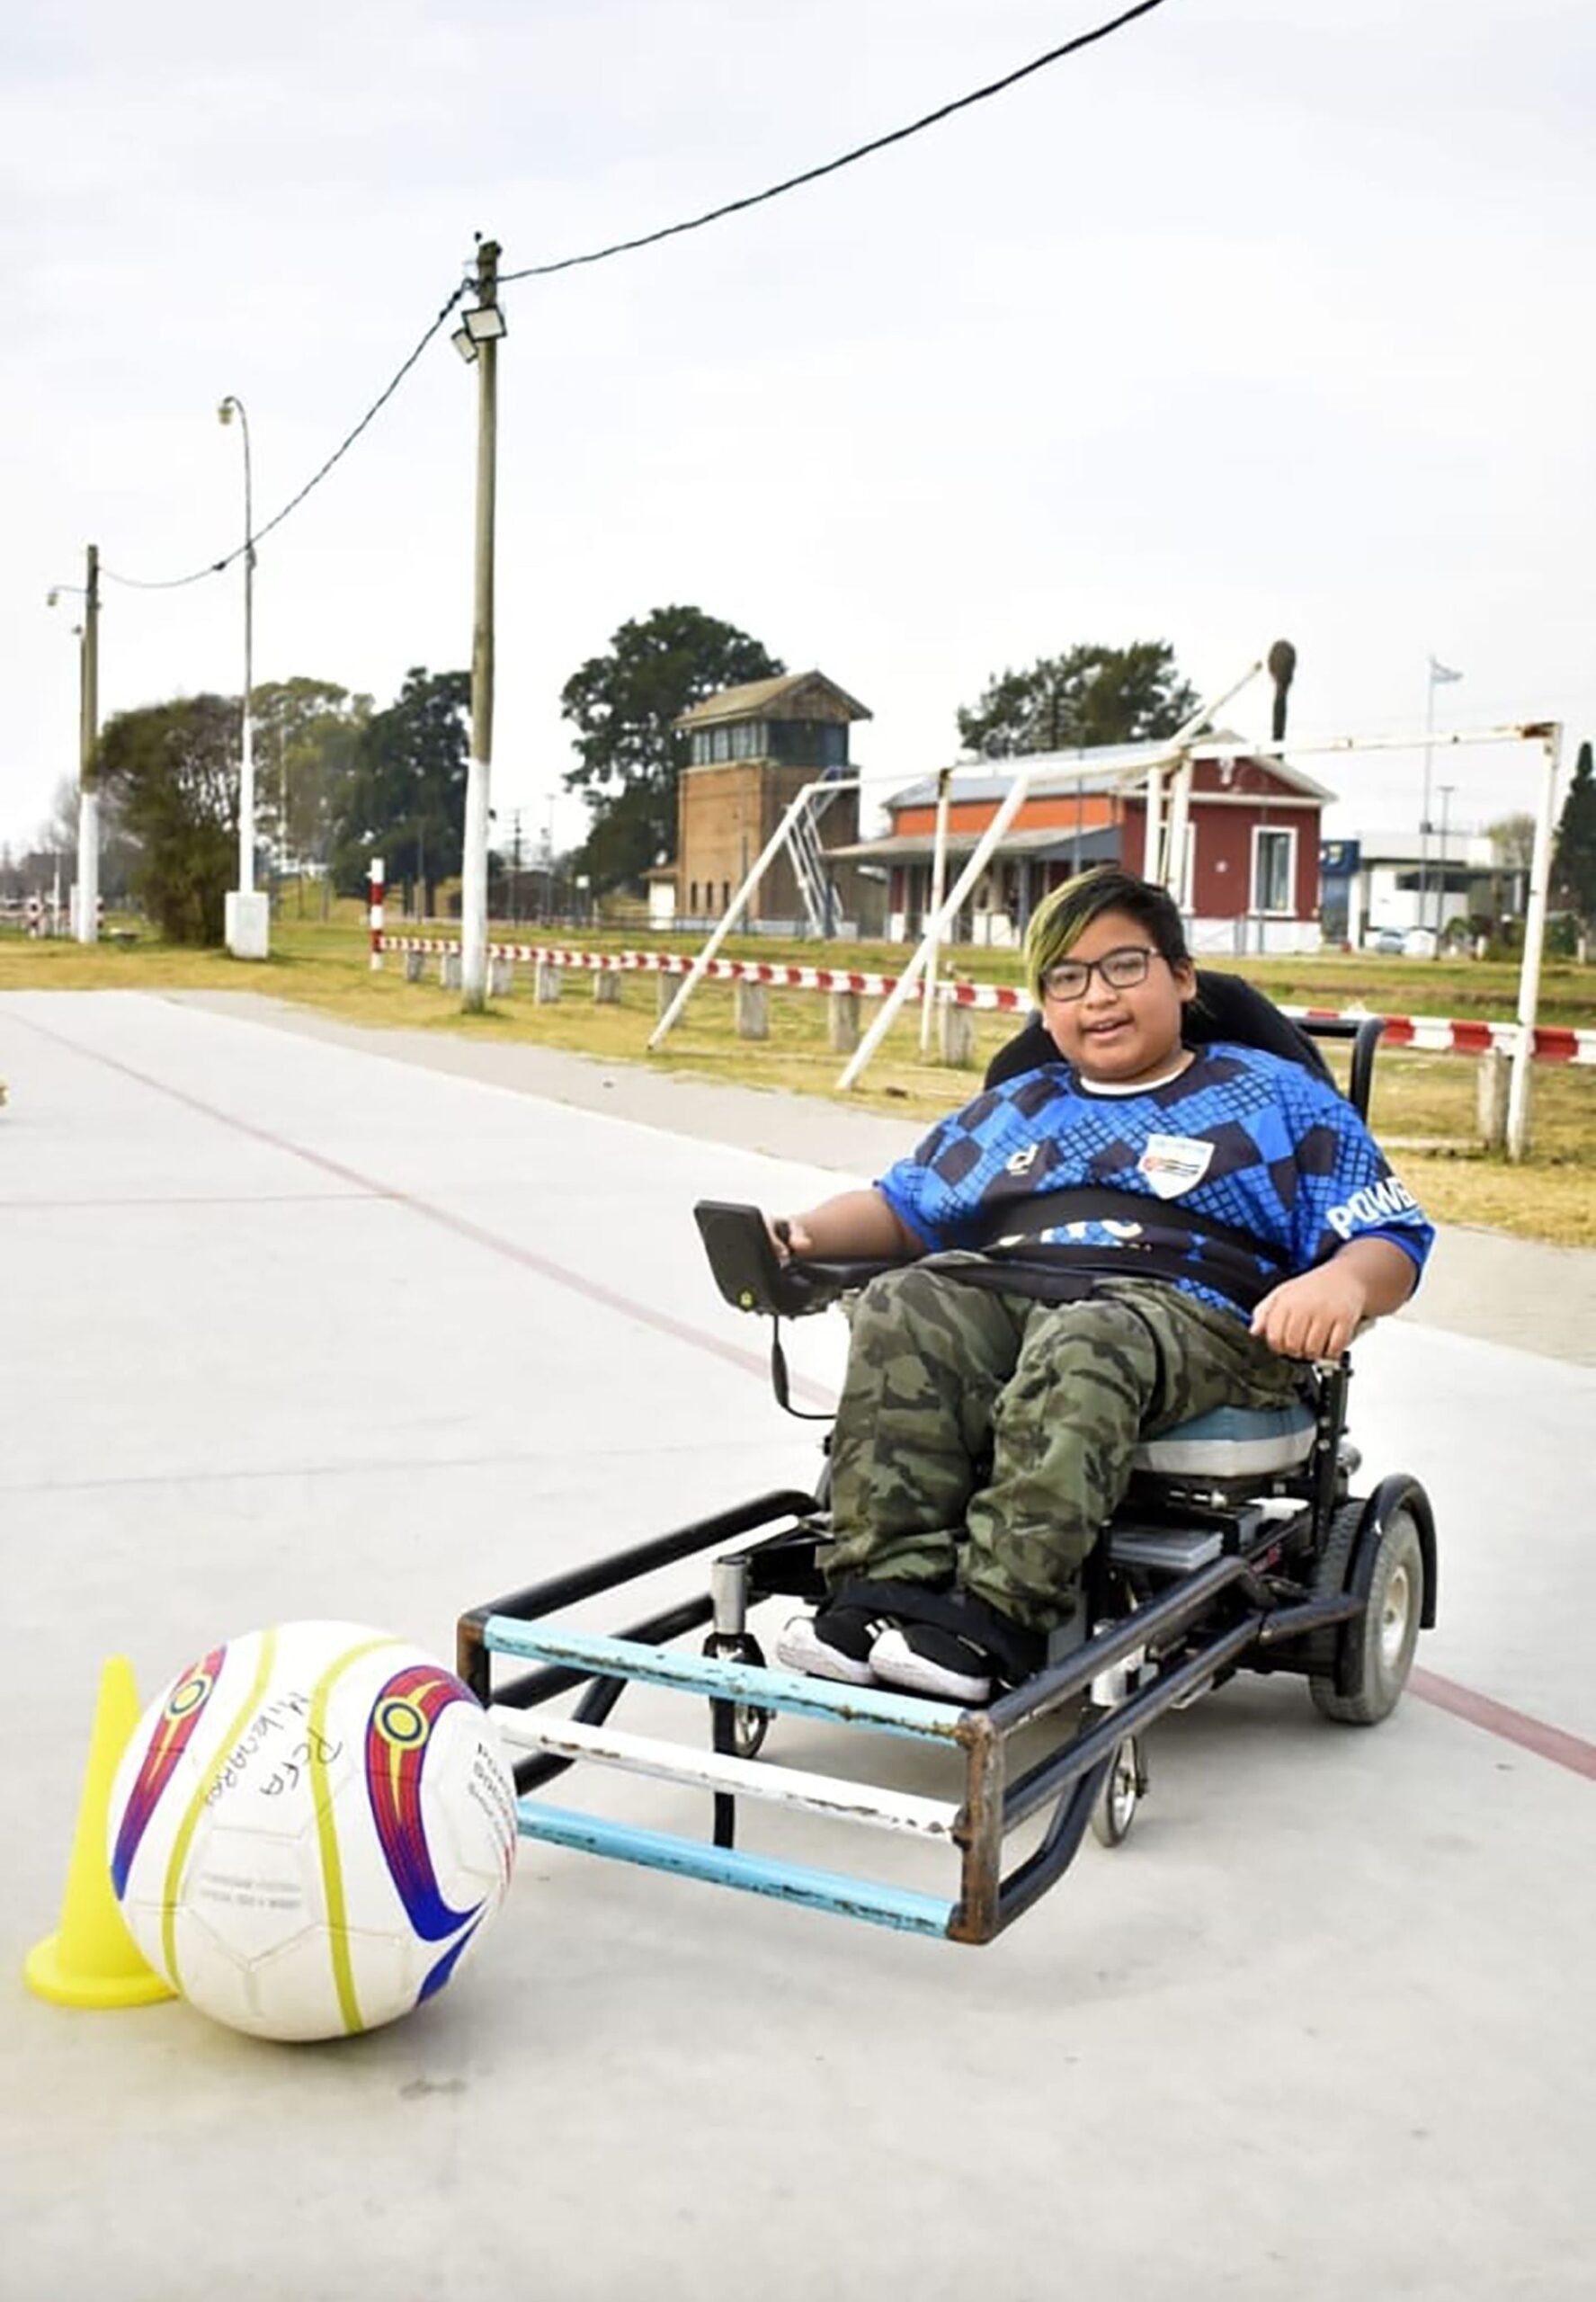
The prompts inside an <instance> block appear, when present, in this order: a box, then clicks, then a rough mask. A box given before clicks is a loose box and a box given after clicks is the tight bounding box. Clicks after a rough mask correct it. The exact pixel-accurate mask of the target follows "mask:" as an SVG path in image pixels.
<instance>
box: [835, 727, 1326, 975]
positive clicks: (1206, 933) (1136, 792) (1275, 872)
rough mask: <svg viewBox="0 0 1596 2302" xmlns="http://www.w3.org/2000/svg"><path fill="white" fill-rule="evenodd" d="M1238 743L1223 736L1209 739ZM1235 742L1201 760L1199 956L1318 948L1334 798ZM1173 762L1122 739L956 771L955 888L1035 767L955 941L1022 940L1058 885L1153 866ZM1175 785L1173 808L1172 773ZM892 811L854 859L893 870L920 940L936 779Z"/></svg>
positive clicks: (1195, 824)
mask: <svg viewBox="0 0 1596 2302" xmlns="http://www.w3.org/2000/svg"><path fill="white" fill-rule="evenodd" d="M1226 740H1227V738H1226V737H1225V736H1223V735H1221V736H1217V737H1208V738H1205V741H1208V742H1214V741H1217V742H1220V743H1223V742H1225V741H1226ZM1235 744H1236V750H1235V755H1234V757H1230V758H1224V759H1217V760H1199V761H1198V762H1196V763H1195V764H1194V766H1193V769H1192V789H1191V806H1190V836H1189V839H1188V842H1187V859H1186V862H1187V868H1186V880H1185V885H1184V886H1183V888H1181V890H1180V899H1181V911H1182V913H1183V914H1184V915H1185V916H1186V920H1187V932H1188V934H1189V936H1190V940H1191V945H1192V949H1193V950H1197V951H1199V952H1208V953H1217V952H1234V953H1236V954H1241V953H1244V952H1247V951H1265V950H1267V951H1301V950H1314V949H1315V948H1316V947H1317V945H1318V942H1319V940H1320V932H1319V823H1320V816H1321V812H1322V810H1323V809H1324V807H1325V806H1326V805H1327V804H1328V803H1329V802H1330V801H1331V800H1332V799H1333V798H1334V796H1335V795H1334V794H1333V792H1331V791H1328V790H1325V788H1324V785H1323V784H1320V783H1315V781H1313V780H1312V778H1311V777H1309V776H1306V775H1304V774H1303V773H1302V772H1301V771H1300V770H1299V769H1297V768H1294V767H1291V766H1289V765H1288V763H1286V762H1285V761H1284V760H1279V759H1255V758H1253V757H1251V756H1249V754H1248V753H1247V751H1246V748H1245V745H1244V742H1243V740H1242V738H1241V737H1239V736H1237V737H1236V738H1235ZM1168 756H1169V754H1168V752H1167V750H1165V749H1164V748H1163V747H1162V746H1160V745H1155V744H1114V745H1102V746H1100V747H1098V748H1096V749H1094V750H1093V751H1092V752H1091V753H1083V752H1070V753H1048V754H1035V755H1033V756H1031V757H1030V758H1027V759H1024V760H1013V761H1009V762H1005V763H1003V765H1002V766H999V765H996V764H993V765H991V766H986V767H983V766H982V765H980V764H979V763H970V764H968V765H966V766H961V767H959V768H958V769H957V770H956V771H955V772H954V774H953V780H952V783H951V786H950V806H949V813H948V867H947V868H948V878H947V884H948V886H949V888H951V887H952V885H953V882H954V879H955V878H956V876H957V874H958V871H959V870H961V869H962V868H963V866H964V864H965V863H966V862H967V861H968V859H969V857H970V855H971V853H972V852H974V849H975V847H976V842H977V841H978V839H979V838H980V835H981V834H982V832H983V831H984V830H985V828H986V826H987V825H989V824H990V823H991V822H992V819H993V817H994V816H995V815H996V813H997V810H998V807H1000V805H1001V804H1002V802H1003V799H1004V798H1005V797H1006V796H1007V794H1008V792H1009V790H1011V788H1012V783H1013V779H1014V774H1015V771H1016V770H1017V769H1018V768H1020V767H1021V766H1023V767H1025V768H1027V769H1029V770H1030V772H1031V776H1032V781H1031V784H1030V790H1029V791H1028V793H1027V795H1026V797H1025V799H1024V800H1023V802H1022V803H1021V807H1020V809H1019V812H1018V814H1017V815H1016V816H1015V817H1014V820H1013V822H1012V824H1010V825H1009V826H1008V828H1007V830H1006V831H1005V832H1004V834H1003V838H1002V840H1001V841H1000V843H999V844H998V846H997V848H996V849H995V850H994V853H993V855H992V857H991V858H990V860H989V861H988V863H987V866H986V870H985V873H984V875H983V877H982V879H980V881H979V882H978V883H977V885H976V888H974V889H973V891H972V893H971V895H970V898H969V901H968V903H967V906H965V908H964V910H963V912H962V913H961V914H960V917H959V920H958V925H957V927H956V929H955V930H954V934H955V938H956V940H957V941H960V942H975V943H992V944H1013V943H1017V942H1018V941H1020V939H1021V937H1022V936H1023V934H1024V932H1025V926H1026V923H1027V921H1028V920H1029V919H1030V915H1031V913H1032V911H1034V910H1035V908H1036V906H1037V905H1038V904H1039V902H1040V901H1041V899H1042V897H1044V896H1045V895H1046V894H1047V893H1048V889H1049V888H1055V887H1057V885H1058V884H1059V882H1060V881H1061V880H1064V879H1068V878H1070V877H1071V876H1072V875H1073V874H1074V872H1076V871H1079V870H1085V869H1086V868H1087V867H1088V866H1089V865H1091V864H1093V863H1105V862H1117V863H1119V864H1122V865H1123V866H1124V867H1125V869H1126V870H1131V871H1139V870H1142V869H1143V865H1144V858H1145V856H1146V831H1147V775H1146V770H1147V769H1148V768H1150V767H1151V766H1152V765H1153V764H1154V763H1155V762H1157V761H1160V760H1167V758H1168ZM1088 758H1089V759H1090V760H1091V762H1092V774H1091V775H1089V776H1087V777H1085V778H1084V779H1083V778H1082V777H1080V776H1079V775H1075V774H1065V773H1064V772H1062V770H1063V769H1064V767H1065V763H1066V762H1069V763H1074V762H1078V761H1082V760H1085V759H1088ZM1050 768H1051V769H1052V772H1049V769H1050ZM1138 771H1140V772H1138ZM1164 789H1165V794H1166V800H1165V804H1166V806H1167V793H1168V790H1169V780H1168V779H1167V778H1166V779H1165V784H1164ZM887 814H888V816H889V817H890V829H889V830H888V831H887V833H886V834H883V835H882V836H880V837H878V838H876V839H868V840H860V841H859V842H857V843H855V844H853V845H852V846H851V847H849V848H847V849H846V850H844V851H843V852H844V854H845V855H846V857H847V858H848V859H849V860H850V861H855V862H860V863H873V864H876V865H878V867H881V868H884V869H885V870H887V875H888V877H887V935H888V936H889V937H890V938H891V939H892V940H894V941H914V940H916V939H917V938H918V937H919V935H920V934H921V933H922V932H923V929H924V925H925V922H926V920H927V918H928V916H929V914H930V910H931V888H932V858H933V852H934V847H935V834H936V816H937V779H936V778H935V777H932V778H931V779H930V780H928V781H923V782H919V783H914V784H910V785H908V786H907V787H906V788H905V790H901V791H899V792H897V793H896V795H895V796H894V797H893V798H892V799H889V800H888V801H887Z"/></svg>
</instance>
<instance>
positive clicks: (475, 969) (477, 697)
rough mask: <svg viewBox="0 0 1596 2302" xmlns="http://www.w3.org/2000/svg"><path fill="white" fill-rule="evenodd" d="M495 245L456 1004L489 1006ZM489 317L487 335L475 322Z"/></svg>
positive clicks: (487, 286)
mask: <svg viewBox="0 0 1596 2302" xmlns="http://www.w3.org/2000/svg"><path fill="white" fill-rule="evenodd" d="M498 293H499V244H498V242H497V241H496V240H483V241H481V242H480V243H479V244H478V246H477V308H476V311H475V312H468V313H467V314H466V315H465V316H464V326H465V332H466V333H467V335H468V336H469V337H470V339H471V341H472V343H473V344H474V345H475V347H476V353H477V582H476V611H475V620H474V622H473V626H472V633H471V755H470V759H469V761H468V764H467V769H466V837H465V852H464V854H463V856H462V858H461V866H460V992H461V1002H460V1004H461V1005H462V1006H463V1007H465V1008H466V1009H468V1010H469V1011H471V1012H473V1013H478V1014H479V1013H481V1011H482V1010H483V1008H484V1007H485V1006H486V1004H487V826H488V808H489V800H488V793H489V787H490V783H491V778H492V769H493V753H494V493H495V477H496V460H497V452H498V415H499V408H498V355H499V346H498V336H499V335H501V334H502V333H503V323H502V322H499V321H498V311H497V308H498ZM486 313H492V314H493V315H494V317H495V322H496V323H497V325H496V326H495V328H494V329H493V330H492V331H491V332H490V331H489V330H487V329H484V330H482V331H481V332H480V333H478V332H477V330H475V329H473V328H472V326H471V322H472V320H473V318H476V317H479V316H480V315H482V314H486Z"/></svg>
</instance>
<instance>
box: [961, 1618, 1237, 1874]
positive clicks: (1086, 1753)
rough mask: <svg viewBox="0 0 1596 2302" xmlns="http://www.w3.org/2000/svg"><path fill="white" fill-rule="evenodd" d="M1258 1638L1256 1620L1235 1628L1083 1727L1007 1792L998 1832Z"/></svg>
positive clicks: (1108, 1753)
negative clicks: (1175, 1668)
mask: <svg viewBox="0 0 1596 2302" xmlns="http://www.w3.org/2000/svg"><path fill="white" fill-rule="evenodd" d="M1257 1636H1258V1618H1257V1617H1256V1616H1249V1617H1248V1618H1247V1619H1246V1620H1245V1621H1244V1622H1239V1623H1237V1624H1236V1625H1235V1628H1234V1629H1232V1630H1229V1631H1226V1633H1224V1635H1223V1636H1222V1637H1217V1638H1216V1639H1215V1640H1214V1641H1213V1643H1212V1645H1211V1646H1205V1647H1204V1648H1203V1650H1202V1652H1201V1654H1200V1655H1192V1657H1191V1659H1190V1661H1189V1662H1186V1663H1182V1664H1181V1667H1180V1669H1179V1670H1178V1671H1171V1672H1170V1673H1168V1675H1167V1676H1166V1677H1162V1678H1156V1679H1155V1680H1153V1682H1151V1684H1150V1685H1148V1686H1145V1687H1138V1688H1137V1691H1136V1693H1135V1694H1133V1695H1130V1696H1128V1698H1127V1700H1125V1701H1124V1702H1121V1703H1118V1704H1116V1706H1115V1708H1114V1709H1112V1710H1110V1711H1109V1712H1108V1713H1107V1714H1106V1715H1105V1716H1104V1717H1103V1718H1101V1719H1100V1720H1099V1721H1098V1723H1097V1725H1096V1726H1089V1727H1088V1728H1087V1730H1086V1732H1085V1733H1084V1734H1083V1735H1075V1736H1074V1738H1073V1739H1072V1740H1071V1741H1070V1742H1067V1743H1066V1744H1065V1745H1064V1748H1063V1749H1062V1750H1059V1751H1054V1752H1052V1753H1049V1755H1048V1757H1047V1758H1045V1759H1039V1760H1038V1761H1037V1763H1036V1764H1035V1766H1033V1767H1030V1768H1029V1769H1028V1770H1027V1771H1026V1772H1025V1773H1024V1774H1022V1775H1021V1776H1019V1777H1018V1779H1017V1780H1015V1781H1014V1782H1013V1783H1012V1785H1011V1786H1010V1789H1009V1791H1008V1795H1007V1797H1006V1798H1004V1800H1003V1828H1004V1830H1005V1831H1011V1830H1012V1829H1013V1828H1014V1827H1015V1825H1017V1824H1019V1823H1022V1822H1023V1821H1024V1820H1025V1818H1026V1816H1028V1815H1033V1814H1035V1812H1036V1810H1037V1808H1038V1807H1040V1806H1043V1805H1045V1804H1046V1802H1047V1801H1048V1799H1049V1798H1052V1797H1054V1796H1055V1794H1056V1793H1057V1792H1058V1791H1061V1790H1062V1789H1064V1788H1065V1784H1066V1783H1069V1782H1072V1781H1074V1779H1075V1778H1076V1776H1078V1775H1079V1774H1080V1773H1082V1771H1083V1770H1084V1769H1085V1768H1087V1767H1090V1766H1095V1765H1096V1764H1098V1763H1099V1762H1100V1761H1101V1759H1103V1758H1104V1757H1109V1758H1111V1757H1112V1756H1113V1754H1114V1752H1115V1751H1116V1749H1117V1748H1118V1747H1119V1744H1121V1743H1122V1742H1123V1741H1124V1739H1125V1737H1126V1735H1137V1734H1139V1733H1140V1732H1141V1731H1142V1729H1143V1728H1144V1727H1145V1726H1150V1725H1151V1724H1152V1722H1153V1720H1154V1719H1155V1718H1162V1717H1163V1715H1164V1712H1165V1711H1166V1710H1171V1709H1173V1708H1174V1706H1175V1704H1176V1703H1177V1702H1179V1701H1180V1700H1181V1697H1182V1696H1183V1695H1186V1694H1189V1693H1190V1691H1191V1690H1192V1689H1193V1688H1194V1687H1199V1686H1200V1685H1201V1684H1202V1682H1203V1681H1204V1680H1205V1679H1210V1678H1212V1677H1213V1675H1214V1673H1215V1672H1216V1671H1222V1670H1223V1669H1224V1668H1225V1665H1226V1663H1228V1662H1230V1661H1231V1660H1232V1658H1233V1657H1234V1656H1235V1655H1239V1654H1241V1653H1242V1652H1243V1651H1244V1649H1245V1648H1246V1647H1248V1646H1252V1645H1253V1642H1254V1641H1255V1640H1256V1638H1257Z"/></svg>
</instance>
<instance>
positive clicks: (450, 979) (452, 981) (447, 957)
mask: <svg viewBox="0 0 1596 2302" xmlns="http://www.w3.org/2000/svg"><path fill="white" fill-rule="evenodd" d="M438 980H439V982H440V983H441V985H442V986H443V988H444V990H445V991H458V990H459V987H460V955H459V952H458V951H441V952H440V953H439V955H438Z"/></svg>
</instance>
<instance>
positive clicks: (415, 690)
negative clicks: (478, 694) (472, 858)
mask: <svg viewBox="0 0 1596 2302" xmlns="http://www.w3.org/2000/svg"><path fill="white" fill-rule="evenodd" d="M470 704H471V675H470V674H469V673H468V672H428V671H426V670H424V669H422V668H421V667H419V666H417V667H416V668H415V669H414V670H412V671H410V672H407V673H406V675H405V684H404V686H403V688H402V689H401V690H400V691H399V698H398V700H397V703H393V704H390V705H389V707H388V709H387V710H386V711H379V712H377V713H376V714H375V715H374V717H373V718H370V720H368V721H367V723H366V725H365V726H364V727H361V729H360V730H359V731H358V733H357V735H356V736H355V739H354V745H353V758H352V764H351V767H350V772H349V773H348V775H347V776H346V778H345V779H344V781H343V785H342V787H341V789H340V790H339V793H338V798H337V803H336V809H337V812H336V824H335V833H334V848H333V871H334V878H335V879H336V880H337V883H338V886H339V888H341V889H342V890H343V893H344V894H346V895H358V894H360V893H361V889H362V888H364V886H365V883H366V866H367V864H368V863H369V862H370V860H371V857H372V856H373V854H379V855H380V856H381V857H382V859H383V861H384V862H385V863H386V865H387V867H388V883H389V885H390V886H392V885H395V884H397V882H399V881H400V880H406V881H414V882H415V884H416V885H417V886H418V887H419V888H420V890H421V898H422V907H423V909H424V910H426V911H430V910H431V909H432V889H433V888H434V887H435V886H436V884H437V881H438V879H440V878H441V877H442V876H443V875H444V874H446V873H449V874H451V873H453V872H456V871H458V870H459V864H460V855H461V851H462V849H463V847H464V845H465V836H466V764H467V750H466V729H467V718H468V712H469V710H470Z"/></svg>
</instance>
